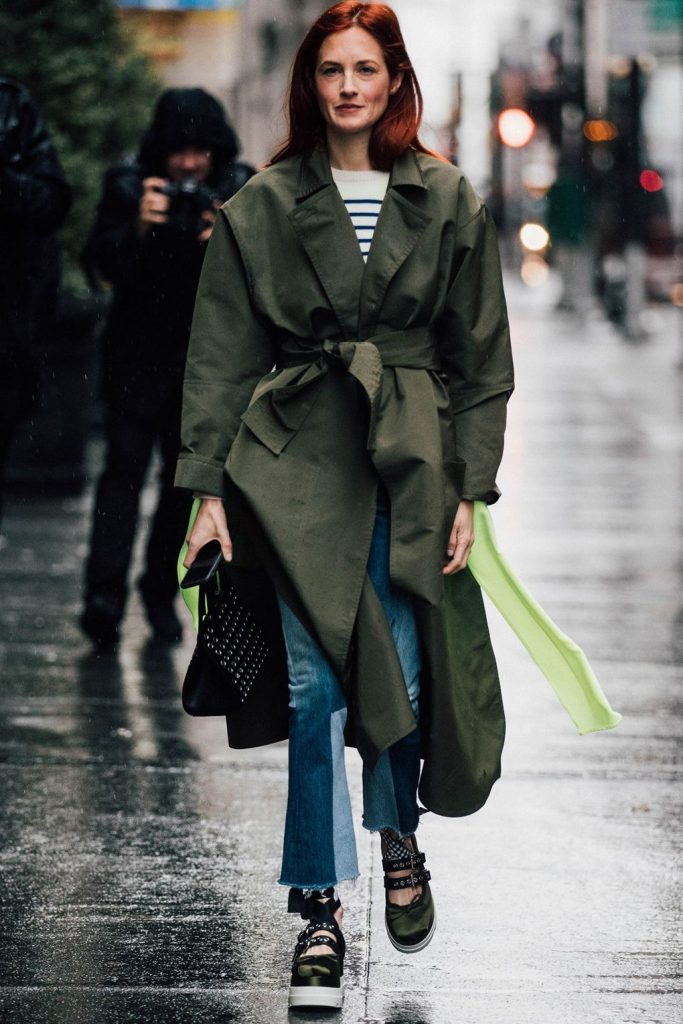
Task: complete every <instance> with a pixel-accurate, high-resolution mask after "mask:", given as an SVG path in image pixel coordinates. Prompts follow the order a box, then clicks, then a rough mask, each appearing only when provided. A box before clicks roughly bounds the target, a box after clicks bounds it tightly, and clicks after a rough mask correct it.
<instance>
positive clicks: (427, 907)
mask: <svg viewBox="0 0 683 1024" xmlns="http://www.w3.org/2000/svg"><path fill="white" fill-rule="evenodd" d="M400 841H401V842H402V843H403V844H404V845H405V842H406V841H409V842H410V844H411V847H412V849H408V848H407V847H406V851H405V856H401V857H383V858H382V867H383V868H384V872H385V875H384V888H385V890H386V891H387V893H388V892H389V890H396V889H408V888H414V887H415V886H418V885H421V886H422V892H421V893H420V894H419V895H417V896H415V898H414V899H413V901H412V903H408V904H407V905H406V906H403V907H402V906H399V905H398V904H396V903H390V902H389V899H388V896H387V901H386V907H385V914H384V921H385V924H386V929H387V935H388V936H389V941H390V942H391V944H392V946H394V947H395V949H398V950H400V952H401V953H417V952H419V950H421V949H424V948H425V946H428V945H429V943H430V942H431V941H432V937H433V935H434V931H435V930H436V911H435V909H434V900H433V899H432V893H431V890H430V888H429V880H430V878H431V877H432V876H431V874H430V873H429V871H427V870H425V866H424V865H425V855H424V853H420V851H419V850H418V848H417V841H416V839H415V836H407V837H406V838H405V839H404V840H400ZM383 844H384V841H383ZM388 871H410V874H409V875H404V876H403V877H402V878H387V875H386V873H387V872H388Z"/></svg>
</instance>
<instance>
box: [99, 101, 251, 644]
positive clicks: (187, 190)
mask: <svg viewBox="0 0 683 1024" xmlns="http://www.w3.org/2000/svg"><path fill="white" fill-rule="evenodd" d="M238 149H239V147H238V141H237V137H236V135H235V132H234V131H233V129H232V127H231V126H230V124H229V123H228V121H227V118H226V115H225V112H224V110H223V108H222V107H221V105H220V103H219V102H218V101H217V100H216V99H214V97H213V96H210V95H209V94H208V93H207V92H205V91H204V90H203V89H169V90H167V91H166V92H164V93H163V95H162V96H161V98H160V99H159V101H158V103H157V106H156V109H155V111H154V117H153V120H152V124H151V126H150V128H149V130H148V132H147V133H146V135H145V137H144V139H143V141H142V145H141V147H140V152H139V155H138V158H137V160H136V161H135V162H131V163H127V164H124V165H122V166H118V167H115V168H113V169H112V170H110V171H108V172H107V175H106V177H105V182H104V191H103V196H102V200H101V203H100V206H99V211H98V215H97V221H96V223H95V226H94V228H93V230H92V233H91V235H90V238H89V239H88V242H87V245H86V248H85V251H84V263H85V266H86V268H87V269H88V271H89V273H90V275H91V276H96V277H99V278H100V279H103V280H104V281H106V282H109V283H110V284H112V285H113V288H114V294H113V301H112V305H111V309H110V312H109V316H108V320H107V325H106V329H105V333H104V355H103V364H104V365H103V382H104V399H105V405H106V424H105V429H106V444H107V451H106V463H105V468H104V472H103V473H102V476H101V477H100V481H99V485H98V488H97V493H96V497H95V508H94V512H93V525H92V538H91V545H90V557H89V559H88V564H87V569H86V588H85V608H84V611H83V614H82V617H81V625H82V628H83V629H84V631H85V632H86V633H87V635H88V636H89V637H91V638H92V639H93V640H94V641H95V642H96V643H99V644H105V645H106V644H112V643H115V642H116V640H117V639H118V635H119V624H120V622H121V619H122V616H123V613H124V609H125V604H126V598H127V577H128V571H129V565H130V559H131V552H132V548H133V541H134V537H135V531H136V526H137V520H138V503H139V497H140V491H141V488H142V485H143V483H144V480H145V476H146V474H147V470H148V467H149V464H150V460H151V457H152V454H153V452H154V450H155V449H158V452H159V456H160V459H161V472H160V491H159V498H158V502H157V506H156V512H155V514H154V519H153V523H152V527H151V533H150V536H149V540H148V543H147V551H146V566H145V571H144V574H143V575H142V577H141V579H140V581H139V587H140V593H141V596H142V600H143V603H144V605H145V609H146V612H147V616H148V618H149V621H150V624H151V626H152V628H153V630H154V633H155V634H156V636H157V637H158V638H160V639H163V640H176V639H180V637H181V625H180V622H179V620H178V617H177V615H176V613H175V610H174V607H173V605H174V598H175V595H176V593H177V586H178V584H177V577H176V568H175V565H176V558H177V553H178V548H179V546H180V544H181V543H182V540H183V537H184V532H185V528H186V525H187V518H188V512H189V502H188V499H187V497H186V496H185V495H183V494H181V493H180V492H178V491H174V489H173V471H174V466H175V459H176V456H177V451H178V445H179V427H180V404H181V391H182V375H183V367H184V363H185V355H186V351H187V343H188V338H189V334H190V322H191V318H192V308H193V304H194V297H195V292H196V288H197V281H198V279H199V273H200V270H201V266H202V261H203V259H204V252H205V249H206V243H207V241H208V239H209V236H210V234H211V229H212V225H213V222H214V219H215V214H216V209H217V207H218V206H219V205H220V204H221V203H222V202H224V201H225V200H226V199H229V198H230V196H232V195H234V193H235V192H237V190H238V189H239V188H240V187H241V186H242V185H243V184H244V183H245V182H246V181H247V180H248V179H249V178H250V177H251V175H252V174H253V173H254V169H253V168H252V167H250V166H249V165H247V164H244V163H239V162H237V161H236V157H237V153H238Z"/></svg>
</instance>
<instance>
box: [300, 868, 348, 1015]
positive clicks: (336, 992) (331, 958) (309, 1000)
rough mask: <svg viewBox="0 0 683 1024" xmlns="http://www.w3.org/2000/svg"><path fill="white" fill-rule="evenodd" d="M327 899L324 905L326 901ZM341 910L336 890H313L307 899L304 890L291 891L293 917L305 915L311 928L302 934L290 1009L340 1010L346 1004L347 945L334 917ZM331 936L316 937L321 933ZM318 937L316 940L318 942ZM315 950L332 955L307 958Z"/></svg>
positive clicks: (307, 926)
mask: <svg viewBox="0 0 683 1024" xmlns="http://www.w3.org/2000/svg"><path fill="white" fill-rule="evenodd" d="M323 899H326V902H325V903H323V902H322V900H323ZM340 907H341V903H340V902H339V900H338V899H335V896H334V889H332V888H330V889H324V890H323V892H319V891H318V890H317V889H315V890H313V892H311V893H310V894H309V895H305V894H304V892H303V891H302V890H301V889H290V890H289V904H288V906H287V910H288V911H289V913H290V914H301V917H302V918H303V919H304V920H305V921H306V920H308V922H309V923H308V924H307V925H306V927H305V928H304V929H303V931H301V932H299V936H298V938H297V943H296V948H295V950H294V959H293V960H292V981H291V984H290V986H289V1005H290V1006H292V1007H300V1008H304V1007H319V1008H323V1009H328V1010H339V1009H341V1005H342V1003H343V1001H344V954H345V952H346V943H345V942H344V936H343V935H342V932H341V928H340V927H339V925H338V924H337V921H336V919H335V917H334V915H335V913H336V911H337V910H339V908H340ZM322 930H324V931H326V932H330V933H331V934H330V935H316V932H320V931H322ZM314 936H315V938H314ZM311 946H327V947H328V948H329V949H330V950H331V952H330V953H321V954H320V955H318V956H306V951H307V950H309V949H310V948H311Z"/></svg>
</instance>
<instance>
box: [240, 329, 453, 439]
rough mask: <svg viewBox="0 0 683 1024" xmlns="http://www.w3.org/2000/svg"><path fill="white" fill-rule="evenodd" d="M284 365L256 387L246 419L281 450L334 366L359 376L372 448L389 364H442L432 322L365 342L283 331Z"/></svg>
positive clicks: (433, 366)
mask: <svg viewBox="0 0 683 1024" xmlns="http://www.w3.org/2000/svg"><path fill="white" fill-rule="evenodd" d="M279 341H280V358H279V364H280V368H279V369H278V370H277V371H275V373H274V374H273V375H271V374H269V375H268V377H266V378H265V379H264V380H263V381H262V382H261V383H260V384H259V385H258V387H257V388H256V391H255V392H254V395H253V398H252V401H251V405H250V406H249V408H248V409H247V411H246V412H245V413H244V415H243V416H242V421H243V422H244V423H245V424H246V425H247V426H248V427H249V429H250V430H251V431H252V433H254V434H255V435H256V436H257V437H258V439H259V440H260V441H261V442H262V443H263V444H265V445H266V447H268V448H270V450H271V451H272V452H274V454H276V455H279V454H280V453H281V452H282V451H283V450H284V448H285V447H286V446H287V444H288V443H289V441H290V440H291V439H292V437H293V436H294V435H295V434H296V432H297V431H298V430H299V428H300V427H301V425H302V423H303V421H304V420H305V419H306V416H307V415H308V413H309V412H310V410H311V408H312V406H313V403H314V402H315V400H316V398H317V397H318V394H319V391H320V383H321V382H322V380H323V378H324V377H325V376H326V374H327V373H328V372H329V371H330V369H335V370H341V371H344V372H346V373H349V374H350V375H351V376H352V377H354V378H355V379H356V380H357V381H358V383H359V384H360V386H361V387H362V388H363V390H364V392H365V394H366V396H367V398H368V402H369V409H370V423H369V427H368V441H367V447H368V450H370V451H372V450H373V448H374V438H375V430H376V426H377V417H378V415H379V404H380V397H381V394H382V375H383V371H384V367H385V366H389V367H401V368H403V369H409V370H435V371H438V370H439V369H440V363H439V358H438V352H437V343H436V336H435V334H434V331H433V330H432V328H431V327H408V328H406V329H405V330H402V331H386V332H384V333H382V334H376V335H373V336H372V337H371V338H368V339H367V340H365V341H329V340H326V341H322V342H319V343H315V344H306V343H305V342H302V340H301V338H298V337H296V336H295V335H291V334H285V335H281V336H280V339H279Z"/></svg>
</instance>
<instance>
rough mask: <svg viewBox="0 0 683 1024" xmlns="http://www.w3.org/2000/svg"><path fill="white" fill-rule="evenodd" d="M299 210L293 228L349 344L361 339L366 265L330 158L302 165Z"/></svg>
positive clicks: (293, 216) (316, 157) (292, 216)
mask: <svg viewBox="0 0 683 1024" xmlns="http://www.w3.org/2000/svg"><path fill="white" fill-rule="evenodd" d="M299 184H300V187H299V194H298V196H297V204H296V206H295V207H294V209H293V210H292V211H291V212H290V214H289V219H290V222H291V224H292V226H293V228H294V231H295V232H296V235H297V237H298V238H299V241H300V242H301V244H302V245H303V247H304V249H305V250H306V253H307V254H308V258H309V259H310V261H311V263H312V265H313V269H314V270H315V273H316V275H317V277H318V280H319V281H320V283H321V285H322V286H323V288H324V289H325V293H326V295H327V298H328V300H329V303H330V306H331V307H332V309H333V310H334V314H335V316H336V318H337V320H338V322H339V327H340V330H341V333H342V335H343V337H344V338H346V339H350V340H352V339H354V338H356V337H357V336H358V308H359V302H358V300H359V295H360V291H361V283H362V279H363V271H364V269H365V263H364V262H363V257H362V255H361V251H360V246H359V245H358V239H357V238H356V232H355V231H354V228H353V224H352V223H351V218H350V217H349V215H348V212H347V210H346V207H345V206H344V201H343V199H342V197H341V196H340V194H339V190H338V188H337V187H336V185H335V184H334V181H333V180H332V175H331V173H330V165H329V161H328V159H327V157H326V155H325V154H324V153H323V152H322V151H321V150H316V152H314V153H312V154H311V155H310V156H308V157H304V158H303V159H302V163H301V174H300V183H299Z"/></svg>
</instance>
